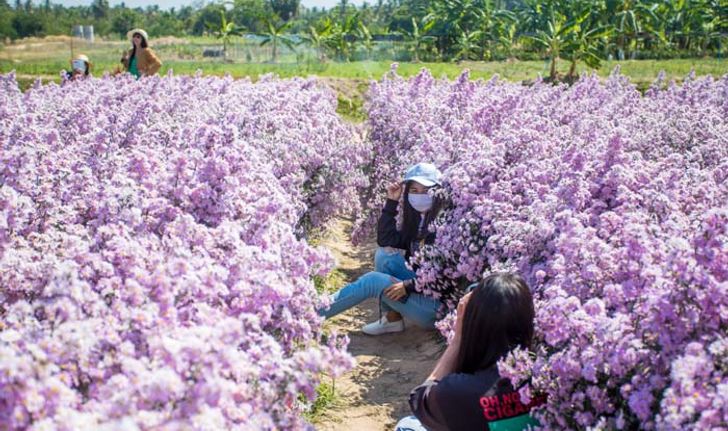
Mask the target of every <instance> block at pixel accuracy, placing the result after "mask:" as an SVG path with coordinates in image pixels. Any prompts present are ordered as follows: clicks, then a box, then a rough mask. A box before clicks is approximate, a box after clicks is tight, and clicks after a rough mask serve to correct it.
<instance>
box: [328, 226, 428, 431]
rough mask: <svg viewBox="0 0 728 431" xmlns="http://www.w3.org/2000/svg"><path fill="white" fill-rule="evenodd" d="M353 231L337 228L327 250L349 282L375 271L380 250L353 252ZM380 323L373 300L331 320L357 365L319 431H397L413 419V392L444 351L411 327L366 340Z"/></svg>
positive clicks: (340, 385) (341, 385) (370, 245)
mask: <svg viewBox="0 0 728 431" xmlns="http://www.w3.org/2000/svg"><path fill="white" fill-rule="evenodd" d="M350 229H351V223H350V222H348V221H340V222H337V224H336V225H335V226H333V228H332V229H331V230H330V231H329V233H328V235H327V237H326V238H324V240H323V245H324V246H327V247H329V248H330V249H331V250H332V251H333V253H334V254H335V256H336V258H337V260H338V263H339V266H338V268H339V269H340V270H341V271H342V272H344V274H346V276H347V280H354V279H355V278H356V277H358V276H360V275H361V274H364V273H366V272H368V271H370V270H371V269H372V266H373V261H374V250H375V244H374V242H373V241H370V242H369V243H368V244H365V245H363V246H361V247H354V246H353V245H352V244H351V241H350V238H349V232H350ZM377 318H378V307H377V302H376V300H374V299H370V300H367V301H365V302H364V303H362V304H360V305H359V306H357V307H355V308H353V309H351V310H349V311H347V312H346V313H343V314H341V315H339V316H337V317H335V318H334V319H333V320H332V321H333V324H334V325H335V326H336V327H337V328H338V330H339V332H340V333H348V335H349V337H350V339H351V344H350V345H349V351H350V352H351V354H352V355H353V356H354V357H355V358H356V361H357V365H356V367H355V368H354V369H353V370H352V371H350V372H349V373H347V374H346V375H344V376H343V377H341V378H339V379H337V380H336V392H337V394H338V400H337V403H336V405H334V406H333V407H331V408H329V409H328V410H327V411H326V412H325V413H324V414H323V416H322V417H321V419H320V420H319V421H317V423H316V424H315V426H316V429H319V430H357V431H358V430H366V431H368V430H392V429H394V425H395V424H396V423H397V420H398V419H399V418H401V417H403V416H406V415H408V414H409V406H408V404H407V399H408V396H409V392H410V390H412V388H414V387H415V386H417V385H418V384H420V383H421V382H422V381H424V380H425V378H426V377H427V375H428V374H429V373H430V371H431V370H432V368H433V367H434V365H435V362H436V361H437V359H438V358H439V356H440V353H441V349H442V347H441V345H439V344H438V342H437V336H436V333H435V332H434V331H425V330H423V329H420V328H418V327H417V326H415V325H414V324H410V323H409V322H406V323H405V325H406V329H405V331H404V332H401V333H397V334H387V335H381V336H376V337H373V336H369V335H365V334H363V333H362V332H361V327H362V326H364V325H365V324H366V323H369V322H372V321H374V320H376V319H377Z"/></svg>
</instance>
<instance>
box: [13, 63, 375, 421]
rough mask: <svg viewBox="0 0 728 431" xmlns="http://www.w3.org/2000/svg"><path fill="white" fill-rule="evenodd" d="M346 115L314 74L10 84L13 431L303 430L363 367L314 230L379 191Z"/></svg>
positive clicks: (327, 258) (326, 256)
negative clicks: (323, 293) (326, 312)
mask: <svg viewBox="0 0 728 431" xmlns="http://www.w3.org/2000/svg"><path fill="white" fill-rule="evenodd" d="M335 107H336V99H335V97H334V96H333V95H332V94H331V93H330V92H329V91H325V90H322V89H321V88H318V87H317V85H316V83H315V81H312V80H303V79H294V80H278V79H274V78H271V77H269V78H266V79H264V80H262V81H261V82H258V83H255V84H253V83H250V82H247V81H242V80H241V81H234V80H232V79H230V78H211V77H209V78H202V77H172V76H168V77H164V78H151V79H143V80H139V81H135V80H133V79H130V78H129V77H120V78H113V79H112V78H108V79H91V80H87V81H81V82H69V83H66V84H64V85H63V86H57V85H55V84H50V85H46V86H36V87H34V88H33V89H31V90H29V91H27V92H26V93H25V94H21V93H20V91H19V90H18V87H17V84H16V82H15V78H14V76H13V75H12V74H11V75H6V76H3V77H0V286H1V287H2V288H1V289H0V429H26V428H32V429H37V430H45V429H69V430H70V429H73V430H77V429H89V430H90V429H100V428H102V427H107V428H109V429H122V428H123V429H150V428H163V429H201V430H202V429H209V430H220V429H230V428H237V429H274V428H275V429H301V428H306V427H308V424H306V422H305V421H304V420H303V419H302V418H301V410H302V408H303V405H304V404H305V403H306V402H310V401H311V400H312V399H313V398H314V397H315V387H316V385H317V383H318V379H319V375H320V374H321V373H327V374H330V375H338V374H340V373H341V372H343V371H345V370H346V369H348V368H350V367H351V366H352V359H351V357H350V356H349V355H348V353H346V343H347V341H346V339H345V338H340V337H336V336H335V335H333V336H328V337H327V336H325V335H324V334H323V333H322V331H321V319H320V318H319V316H318V315H317V313H316V307H317V306H319V305H320V299H319V297H318V295H317V293H316V291H315V289H314V288H313V283H312V281H311V278H312V276H313V275H314V274H322V273H325V272H326V271H328V270H329V269H330V268H331V266H332V258H331V256H330V255H329V254H328V252H326V251H325V250H321V249H316V248H313V247H312V246H310V245H309V244H308V243H307V242H306V240H305V239H304V238H302V235H304V234H305V232H306V230H307V229H309V228H316V227H320V226H323V225H324V224H325V222H326V221H327V220H328V219H329V218H330V217H332V216H334V215H336V214H340V213H342V212H345V211H351V210H354V209H355V208H356V203H357V202H358V198H357V195H356V190H355V189H354V187H355V186H361V185H365V184H366V179H365V178H364V176H363V175H362V174H361V167H362V166H361V165H362V163H363V162H364V161H366V158H367V157H368V155H369V150H368V147H367V146H366V145H365V143H364V142H363V141H362V140H361V139H360V138H359V137H358V135H357V134H356V133H355V132H354V130H353V129H352V128H351V127H350V126H347V125H345V124H344V123H343V122H342V121H341V120H340V119H339V118H338V117H337V116H336V113H335ZM301 394H303V399H302V398H301ZM302 401H303V403H302Z"/></svg>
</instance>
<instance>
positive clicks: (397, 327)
mask: <svg viewBox="0 0 728 431" xmlns="http://www.w3.org/2000/svg"><path fill="white" fill-rule="evenodd" d="M361 331H362V332H363V333H365V334H369V335H381V334H386V333H389V332H402V331H404V319H400V320H397V321H394V322H390V321H389V320H387V316H382V318H381V319H379V320H377V321H376V322H372V323H370V324H368V325H364V327H363V328H361Z"/></svg>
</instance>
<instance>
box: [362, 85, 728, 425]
mask: <svg viewBox="0 0 728 431" xmlns="http://www.w3.org/2000/svg"><path fill="white" fill-rule="evenodd" d="M370 99H371V101H370V103H369V107H368V108H369V126H370V127H371V131H370V135H371V138H372V141H373V145H374V148H375V154H376V158H377V159H376V160H375V162H374V168H373V169H372V173H371V181H372V188H373V190H376V191H377V193H378V192H379V191H380V190H381V189H382V188H383V187H384V185H385V184H386V182H387V181H389V180H390V179H391V178H396V177H397V176H401V172H402V171H403V170H404V169H405V168H406V167H407V165H409V164H412V163H415V162H418V161H432V162H434V163H436V164H438V165H439V166H440V167H441V168H442V169H443V170H444V173H445V177H446V181H447V184H446V186H445V191H444V192H445V194H446V196H447V198H448V199H449V201H450V202H451V209H450V210H449V211H447V212H446V213H444V214H443V216H442V217H440V218H439V220H437V222H436V223H435V227H434V229H436V232H437V240H436V243H435V244H434V246H432V247H426V248H425V249H424V250H423V251H422V252H421V253H420V254H419V255H417V256H416V257H415V262H416V263H418V264H419V265H420V269H419V271H418V280H419V283H418V288H419V289H421V290H423V291H424V292H425V293H427V294H430V295H434V296H439V295H441V294H442V292H443V291H444V288H445V287H449V286H458V285H462V284H463V280H467V281H473V280H477V279H479V278H480V277H481V276H482V275H483V274H485V273H488V272H490V271H495V270H503V269H508V270H514V271H518V272H520V273H521V274H522V275H523V276H524V277H525V278H526V279H527V280H528V282H529V284H530V286H531V287H532V289H533V291H534V294H535V298H536V301H537V304H536V305H537V316H536V325H537V338H538V340H537V346H538V347H537V348H536V350H535V356H533V357H529V355H527V354H526V353H524V352H522V351H519V352H515V353H513V354H512V355H511V356H510V357H509V358H507V359H506V360H505V361H504V362H503V363H502V364H501V366H502V372H503V373H504V374H506V375H508V376H509V377H511V379H512V380H513V382H514V383H515V384H516V385H518V386H519V387H521V394H522V395H523V396H524V397H525V398H528V397H530V396H532V395H533V394H535V393H541V394H546V395H547V397H548V403H547V407H546V408H545V409H543V410H541V411H540V412H539V413H538V417H539V418H540V419H541V421H542V424H543V425H544V426H545V428H546V429H554V430H562V429H587V428H588V429H647V430H649V429H663V430H681V429H701V430H702V429H721V427H724V426H725V424H726V423H728V350H727V349H726V345H727V344H726V343H728V76H725V77H723V78H721V79H714V78H711V77H704V78H700V79H696V78H695V77H693V76H688V77H687V79H686V80H685V82H684V83H683V84H682V85H676V84H674V83H665V82H663V81H662V80H658V81H656V82H655V83H654V85H653V87H652V88H650V89H649V90H648V91H647V92H646V93H645V94H641V93H640V92H639V91H638V90H637V89H636V88H635V86H634V85H632V84H630V83H629V82H628V80H627V79H626V78H624V77H623V76H621V75H619V73H618V71H617V72H615V73H614V74H613V75H612V76H611V77H609V79H607V80H606V81H605V82H601V81H600V80H599V79H598V78H597V77H594V76H585V77H582V78H581V79H580V80H579V81H578V82H577V83H575V84H574V85H573V86H563V85H560V86H552V85H548V84H546V83H542V82H537V83H535V84H534V85H533V86H530V87H527V86H521V85H518V84H509V83H505V82H502V81H499V80H498V79H497V78H494V79H492V80H490V81H488V82H483V81H478V82H474V81H471V80H469V79H468V76H467V74H464V75H463V76H461V77H460V78H459V79H458V80H456V81H454V82H450V81H446V80H436V79H433V78H432V76H430V75H429V74H428V73H427V72H425V71H423V72H422V73H420V74H419V75H418V76H416V77H414V78H411V79H409V80H405V79H403V78H401V77H399V76H397V75H396V72H395V71H393V72H392V73H391V74H389V75H388V76H387V77H385V79H383V80H382V81H381V82H378V83H376V84H374V85H373V86H372V88H371V90H370ZM377 193H374V195H377ZM380 204H381V202H373V203H372V204H371V206H370V207H369V208H368V209H367V210H366V211H365V212H364V214H363V216H362V218H361V220H360V225H361V226H362V230H361V231H362V232H366V228H368V227H369V226H370V225H371V217H372V216H373V214H374V213H375V211H376V209H377V208H378V207H379V205H380ZM444 299H445V301H446V302H447V303H448V304H449V305H450V306H451V307H452V306H453V305H454V301H455V300H456V299H457V295H446V297H445V298H444ZM452 321H453V320H452V319H450V320H449V322H450V324H449V325H448V324H447V323H445V324H443V325H441V326H442V327H444V328H443V329H444V332H445V333H447V332H448V331H450V330H451V329H452ZM523 364H528V366H524V365H523ZM521 385H523V386H521Z"/></svg>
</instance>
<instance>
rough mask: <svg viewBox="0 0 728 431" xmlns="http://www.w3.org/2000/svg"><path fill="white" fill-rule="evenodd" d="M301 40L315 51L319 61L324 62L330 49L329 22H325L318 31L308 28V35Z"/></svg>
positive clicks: (312, 27) (314, 28)
mask: <svg viewBox="0 0 728 431" xmlns="http://www.w3.org/2000/svg"><path fill="white" fill-rule="evenodd" d="M303 40H304V41H305V42H307V43H308V44H309V45H310V46H311V48H313V49H314V50H315V51H316V54H317V57H318V60H319V61H321V62H326V60H327V55H326V52H327V51H328V50H329V48H330V47H331V21H330V20H326V21H325V22H324V25H323V26H322V28H321V29H320V30H317V29H316V27H314V26H309V28H308V34H307V35H306V36H304V37H303Z"/></svg>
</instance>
